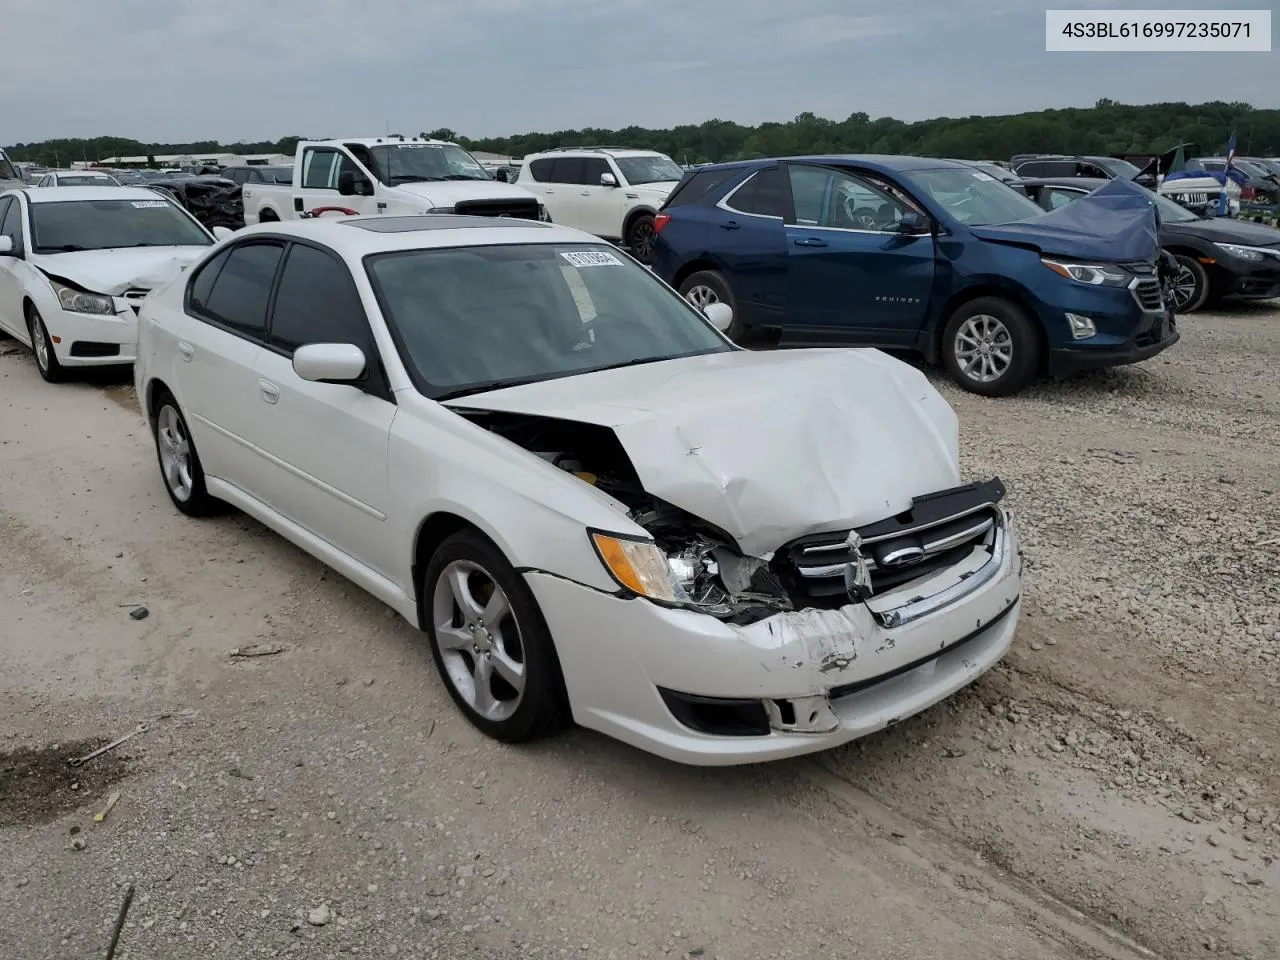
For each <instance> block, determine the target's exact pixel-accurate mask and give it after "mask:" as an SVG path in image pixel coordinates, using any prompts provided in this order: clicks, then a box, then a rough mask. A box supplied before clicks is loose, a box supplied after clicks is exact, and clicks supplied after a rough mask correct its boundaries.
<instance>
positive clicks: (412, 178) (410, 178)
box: [391, 173, 444, 183]
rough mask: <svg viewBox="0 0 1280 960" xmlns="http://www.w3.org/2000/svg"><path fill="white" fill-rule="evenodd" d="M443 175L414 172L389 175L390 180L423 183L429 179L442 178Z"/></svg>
mask: <svg viewBox="0 0 1280 960" xmlns="http://www.w3.org/2000/svg"><path fill="white" fill-rule="evenodd" d="M443 179H444V177H424V176H420V175H419V174H416V173H397V174H394V175H393V176H392V177H391V182H392V183H396V182H403V183H425V182H427V181H430V180H443Z"/></svg>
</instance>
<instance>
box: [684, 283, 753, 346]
mask: <svg viewBox="0 0 1280 960" xmlns="http://www.w3.org/2000/svg"><path fill="white" fill-rule="evenodd" d="M680 296H682V297H684V298H685V299H686V300H688V301H689V302H690V303H691V304H693V305H694V306H695V307H697V308H698V309H699V310H701V309H702V308H703V307H705V306H706V305H707V304H709V303H727V304H728V305H729V306H730V307H732V308H733V323H731V324H729V329H728V330H726V331H725V336H726V337H728V338H729V339H730V340H732V341H734V342H735V343H741V342H742V340H743V339H744V338H745V337H746V336H747V334H748V331H749V330H750V328H749V327H747V326H746V325H745V324H744V323H743V322H742V319H741V318H740V317H739V316H738V304H737V302H736V301H735V300H734V298H733V290H732V289H731V288H730V287H729V281H728V280H726V279H725V277H724V274H722V273H720V271H718V270H699V271H697V272H696V273H691V274H689V276H687V277H685V278H684V280H683V281H682V282H681V284H680Z"/></svg>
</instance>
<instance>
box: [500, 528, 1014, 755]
mask: <svg viewBox="0 0 1280 960" xmlns="http://www.w3.org/2000/svg"><path fill="white" fill-rule="evenodd" d="M1000 515H1001V518H1002V522H1001V524H1000V525H999V526H998V527H997V528H996V529H995V531H994V532H993V534H992V539H991V542H990V544H989V545H988V546H989V549H988V548H981V549H980V548H975V549H974V552H973V553H972V554H971V555H970V557H969V558H968V559H966V560H965V561H963V562H961V563H958V564H956V565H955V566H953V567H950V568H948V569H947V570H944V571H941V572H939V573H937V574H935V575H932V576H929V577H927V578H925V579H923V580H920V581H915V582H912V583H909V584H907V585H905V586H903V587H902V588H900V589H898V590H894V591H890V592H888V593H885V594H884V595H881V596H876V597H873V598H871V599H870V600H868V601H867V602H866V603H852V604H848V605H846V606H844V607H841V608H839V609H837V610H823V609H806V610H798V611H795V612H791V613H781V614H777V615H775V616H772V617H769V618H767V619H765V620H761V621H759V622H758V623H755V624H752V625H750V626H745V627H737V626H733V625H730V624H726V623H723V622H722V621H720V620H717V619H715V618H713V617H710V616H708V615H706V614H701V613H697V612H694V611H690V610H683V609H671V608H667V607H661V606H658V605H657V604H654V603H650V602H649V601H647V600H643V599H626V598H623V597H620V596H616V595H613V594H608V593H603V592H600V591H598V590H594V589H591V588H589V587H584V586H582V585H580V584H577V583H574V582H572V581H569V580H565V579H563V578H560V577H556V576H554V575H552V574H548V573H543V572H540V571H528V572H526V573H525V578H526V580H527V582H528V583H529V586H530V588H531V589H532V590H533V593H534V595H535V596H536V598H537V600H538V603H539V605H540V607H541V609H542V613H543V615H544V617H545V618H546V621H547V625H548V627H549V628H550V630H551V633H552V636H553V637H554V638H555V643H556V649H557V652H558V654H559V657H560V664H561V668H562V670H563V673H564V678H565V683H566V686H567V688H568V691H569V697H570V701H571V702H572V705H573V714H574V719H575V720H576V721H577V722H578V723H579V724H581V725H582V726H585V727H590V728H592V729H595V730H599V731H601V732H603V733H606V734H609V735H610V736H613V737H616V738H617V739H619V740H623V741H625V742H627V743H630V744H632V745H634V746H637V747H640V748H641V749H644V750H647V751H650V752H652V753H655V754H658V755H660V756H663V757H666V758H668V759H671V760H675V761H678V762H682V763H690V764H698V765H730V764H740V763H754V762H757V761H763V760H773V759H778V758H782V757H789V756H797V755H800V754H806V753H812V752H815V751H819V750H825V749H829V748H831V747H835V746H838V745H840V744H843V743H847V742H848V741H850V740H853V739H856V738H858V737H861V736H865V735H867V734H869V733H873V732H875V731H877V730H881V729H883V728H884V727H887V726H889V725H891V724H893V723H896V722H897V721H899V720H902V719H904V718H906V717H909V716H912V715H913V714H916V713H919V712H920V711H921V710H924V709H926V708H927V707H929V706H931V705H933V704H935V703H937V702H938V701H940V700H943V699H945V698H946V697H948V696H950V695H951V694H952V693H954V692H955V691H956V690H959V689H960V688H962V687H964V686H966V685H968V684H969V683H971V682H972V681H973V680H975V679H976V678H977V677H978V676H980V675H981V674H983V673H984V672H986V671H987V670H989V669H990V668H991V667H992V666H994V665H995V664H996V663H997V662H998V661H999V660H1000V658H1001V657H1003V656H1004V654H1005V652H1006V651H1007V650H1008V648H1009V645H1010V644H1011V643H1012V641H1013V635H1014V632H1015V630H1016V628H1017V623H1018V616H1019V611H1020V603H1019V597H1020V591H1021V558H1020V555H1019V552H1018V545H1017V539H1016V535H1015V532H1014V528H1013V524H1012V518H1011V517H1010V515H1009V514H1008V512H1007V511H1001V514H1000ZM663 690H666V691H678V692H679V693H681V694H684V695H688V696H691V697H694V698H717V699H731V700H742V701H754V702H756V703H759V704H762V705H763V706H764V708H765V710H766V711H767V713H768V716H769V718H770V729H769V732H767V733H754V734H751V735H737V736H735V735H723V734H719V733H705V732H701V731H699V730H697V729H694V728H693V727H691V726H690V725H689V724H688V723H687V722H681V721H679V720H677V719H676V717H675V715H674V714H673V712H672V710H671V709H669V707H668V705H667V702H666V701H664V699H663V694H662V692H661V691H663Z"/></svg>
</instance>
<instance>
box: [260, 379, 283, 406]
mask: <svg viewBox="0 0 1280 960" xmlns="http://www.w3.org/2000/svg"><path fill="white" fill-rule="evenodd" d="M258 389H259V390H261V391H262V399H263V400H265V401H267V403H275V402H276V401H278V400H279V399H280V388H279V387H277V386H276V385H275V384H274V383H272V382H271V381H270V380H259V381H258Z"/></svg>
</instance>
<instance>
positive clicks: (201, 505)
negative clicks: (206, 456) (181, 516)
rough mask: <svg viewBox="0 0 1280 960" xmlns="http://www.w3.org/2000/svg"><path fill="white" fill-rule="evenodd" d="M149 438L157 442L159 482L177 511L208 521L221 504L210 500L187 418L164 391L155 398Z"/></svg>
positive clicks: (211, 498) (202, 468) (213, 499)
mask: <svg viewBox="0 0 1280 960" xmlns="http://www.w3.org/2000/svg"><path fill="white" fill-rule="evenodd" d="M151 435H152V437H153V438H154V439H155V442H156V459H157V460H158V461H159V463H160V479H161V480H163V481H164V489H165V492H166V493H168V494H169V499H170V500H172V501H173V505H174V506H175V507H177V508H178V510H179V511H181V512H182V513H185V514H186V515H187V516H188V517H207V516H209V515H211V514H213V513H216V512H217V510H218V507H219V506H220V502H219V501H218V500H216V499H215V498H214V497H212V496H210V494H209V490H208V489H207V488H206V486H205V478H204V467H203V466H201V464H200V454H198V453H197V452H196V445H195V441H193V440H192V439H191V430H190V428H189V427H188V426H187V418H186V417H184V416H183V415H182V411H181V410H180V409H179V408H178V401H177V400H175V399H173V395H172V394H170V393H169V392H168V391H167V390H166V391H164V392H163V393H161V394H160V396H159V397H157V398H156V411H155V415H154V416H153V417H152V418H151Z"/></svg>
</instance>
